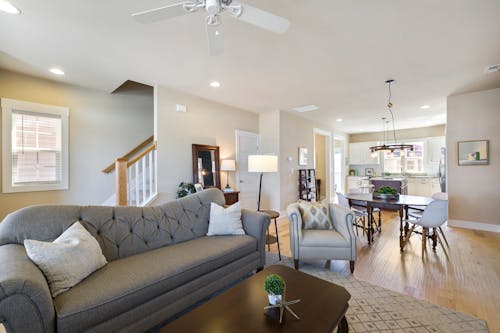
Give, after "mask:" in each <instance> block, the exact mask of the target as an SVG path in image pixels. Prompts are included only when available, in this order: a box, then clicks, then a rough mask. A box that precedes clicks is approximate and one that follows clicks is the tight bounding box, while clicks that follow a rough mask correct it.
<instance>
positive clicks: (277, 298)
mask: <svg viewBox="0 0 500 333" xmlns="http://www.w3.org/2000/svg"><path fill="white" fill-rule="evenodd" d="M267 297H268V298H269V304H271V305H277V304H280V303H281V295H271V294H267Z"/></svg>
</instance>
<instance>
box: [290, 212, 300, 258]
mask: <svg viewBox="0 0 500 333" xmlns="http://www.w3.org/2000/svg"><path fill="white" fill-rule="evenodd" d="M286 213H287V215H288V219H289V220H290V250H291V251H292V256H293V258H294V259H299V249H300V243H301V242H302V215H301V214H300V211H299V204H298V203H293V204H291V205H289V206H288V207H287V209H286Z"/></svg>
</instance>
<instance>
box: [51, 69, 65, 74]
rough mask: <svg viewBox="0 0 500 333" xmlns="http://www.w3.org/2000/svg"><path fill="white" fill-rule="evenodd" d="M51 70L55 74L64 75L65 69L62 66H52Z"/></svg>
mask: <svg viewBox="0 0 500 333" xmlns="http://www.w3.org/2000/svg"><path fill="white" fill-rule="evenodd" d="M49 72H51V73H52V74H55V75H64V71H63V70H62V69H60V68H51V69H49Z"/></svg>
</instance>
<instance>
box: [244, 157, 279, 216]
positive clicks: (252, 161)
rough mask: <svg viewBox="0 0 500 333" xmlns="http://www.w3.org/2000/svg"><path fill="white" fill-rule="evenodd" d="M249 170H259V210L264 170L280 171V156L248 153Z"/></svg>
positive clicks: (258, 207) (258, 208)
mask: <svg viewBox="0 0 500 333" xmlns="http://www.w3.org/2000/svg"><path fill="white" fill-rule="evenodd" d="M248 172H259V173H260V182H259V201H258V202H257V210H258V211H259V210H260V194H261V192H262V175H263V174H264V172H278V156H275V155H248Z"/></svg>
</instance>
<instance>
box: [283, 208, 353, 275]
mask: <svg viewBox="0 0 500 333" xmlns="http://www.w3.org/2000/svg"><path fill="white" fill-rule="evenodd" d="M329 206H330V207H329V208H330V217H331V220H332V222H333V229H330V230H310V229H309V230H307V229H303V226H302V215H301V213H300V210H299V204H298V203H293V204H291V205H289V206H288V208H287V214H288V218H289V220H290V247H291V252H292V255H293V259H294V264H295V269H299V261H300V260H302V259H325V260H332V259H334V260H349V263H350V269H351V273H353V272H354V262H355V261H356V237H355V236H354V231H353V229H352V223H353V220H354V214H353V213H352V212H351V211H350V210H348V209H346V208H344V207H342V206H339V205H337V204H330V205H329Z"/></svg>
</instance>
